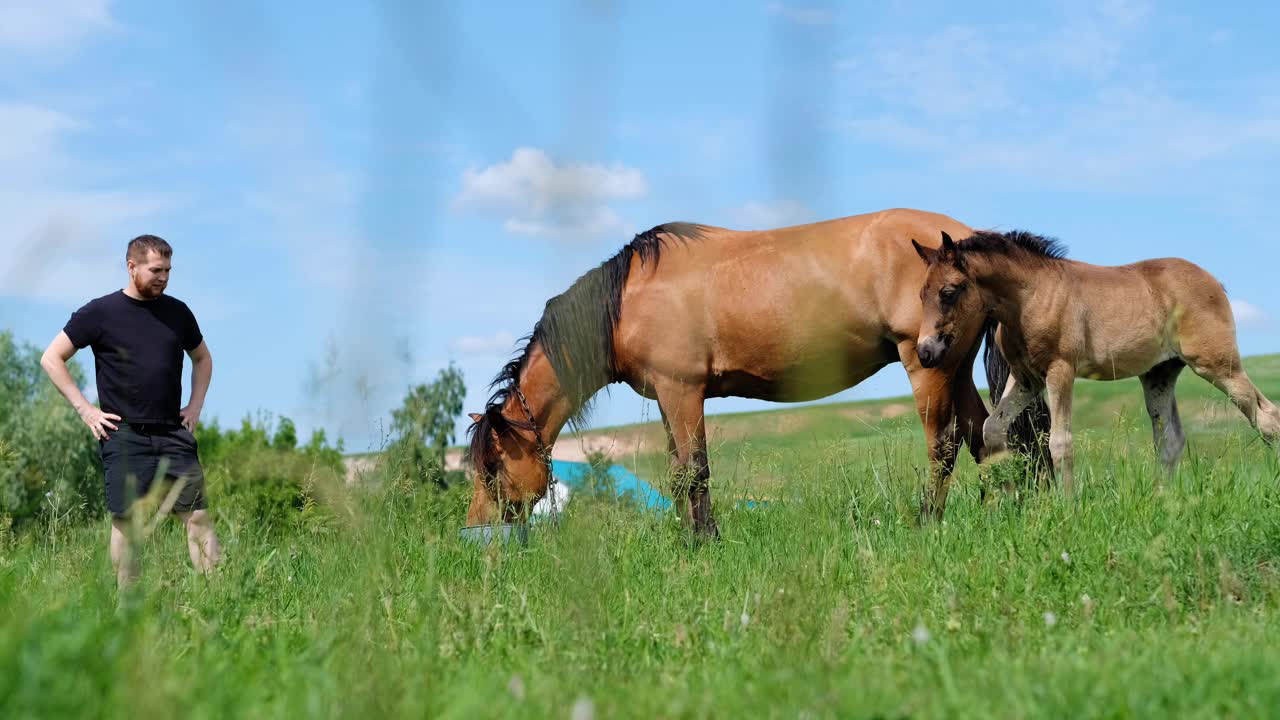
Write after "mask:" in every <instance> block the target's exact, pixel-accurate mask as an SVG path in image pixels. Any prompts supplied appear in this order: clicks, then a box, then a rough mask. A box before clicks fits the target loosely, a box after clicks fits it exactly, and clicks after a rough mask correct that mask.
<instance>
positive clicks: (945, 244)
mask: <svg viewBox="0 0 1280 720" xmlns="http://www.w3.org/2000/svg"><path fill="white" fill-rule="evenodd" d="M942 249H943V250H945V251H946V252H949V253H954V252H956V250H957V248H956V244H955V241H953V240H952V239H951V236H950V235H948V234H947V231H946V230H943V231H942Z"/></svg>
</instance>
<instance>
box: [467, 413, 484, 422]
mask: <svg viewBox="0 0 1280 720" xmlns="http://www.w3.org/2000/svg"><path fill="white" fill-rule="evenodd" d="M467 417H469V418H471V422H473V423H478V422H480V421H481V420H483V419H484V416H483V415H481V414H480V413H467Z"/></svg>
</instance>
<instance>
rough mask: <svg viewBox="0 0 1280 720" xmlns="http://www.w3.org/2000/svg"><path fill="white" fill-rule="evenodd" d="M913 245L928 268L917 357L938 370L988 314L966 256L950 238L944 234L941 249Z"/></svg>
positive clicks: (979, 326) (979, 328)
mask: <svg viewBox="0 0 1280 720" xmlns="http://www.w3.org/2000/svg"><path fill="white" fill-rule="evenodd" d="M911 244H912V245H914V246H915V248H916V252H917V253H918V254H919V255H920V257H921V259H923V260H924V262H925V265H927V266H928V271H927V273H926V275H925V281H924V287H922V288H921V289H920V300H921V302H922V303H923V304H924V312H923V314H922V315H921V321H920V335H919V337H918V339H917V340H916V354H917V355H919V356H920V364H921V365H923V366H925V367H927V368H931V367H938V366H940V365H943V364H944V363H945V362H946V361H947V359H948V355H949V353H950V351H951V350H952V348H953V347H955V346H958V345H963V344H966V343H967V342H968V341H969V340H970V339H971V338H975V337H977V334H978V333H979V332H980V331H981V329H982V325H983V323H984V322H985V320H986V316H987V312H986V308H985V307H984V306H983V301H982V296H981V293H980V292H979V291H978V288H977V283H975V282H974V280H973V277H972V276H971V274H970V272H969V268H968V266H967V265H966V263H965V259H964V254H963V253H962V252H961V250H960V247H959V246H958V245H956V244H955V242H953V241H952V240H951V236H950V235H948V234H946V233H945V232H944V233H942V247H940V248H938V249H937V250H934V249H931V248H926V247H923V246H921V245H920V243H918V242H916V241H915V240H914V239H913V240H912V241H911ZM965 349H967V348H965Z"/></svg>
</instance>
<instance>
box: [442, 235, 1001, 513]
mask: <svg viewBox="0 0 1280 720" xmlns="http://www.w3.org/2000/svg"><path fill="white" fill-rule="evenodd" d="M940 231H949V232H952V233H962V234H966V233H969V232H971V230H970V229H969V228H967V227H965V226H964V225H962V224H961V223H959V222H957V221H955V220H953V219H951V218H948V217H945V216H943V215H937V214H933V213H927V212H920V211H915V210H886V211H882V212H877V213H871V214H867V215H858V216H854V217H846V218H842V219H837V220H829V221H826V222H819V223H814V224H809V225H799V226H794V227H786V228H779V229H774V230H763V231H753V232H740V231H733V230H726V229H723V228H718V227H710V226H706V225H692V224H687V223H668V224H666V225H659V226H658V227H655V228H653V229H652V230H649V231H647V232H643V233H640V234H639V235H637V236H636V237H635V239H633V240H632V241H631V242H630V243H629V244H627V245H626V246H625V247H623V248H622V250H621V251H620V252H618V254H617V255H615V256H614V257H612V258H611V259H609V260H607V261H605V262H604V263H603V264H601V265H600V266H599V267H597V268H595V269H592V270H590V271H589V272H587V273H586V274H585V275H583V276H582V277H580V278H579V279H578V280H577V281H576V282H575V283H574V284H573V285H572V286H571V287H570V288H569V289H568V290H567V291H566V292H564V293H563V294H561V295H558V296H556V297H553V298H551V300H549V301H548V302H547V305H546V308H545V310H544V311H543V315H542V319H541V320H539V321H538V323H537V325H536V326H535V327H534V330H533V333H532V334H531V335H530V336H529V337H528V339H527V343H526V344H525V346H524V348H523V349H522V350H521V351H519V353H518V355H517V357H516V358H515V359H514V360H512V361H511V362H509V363H508V364H507V365H506V366H505V367H504V368H503V369H502V371H501V372H500V373H498V376H497V377H496V378H495V379H494V382H493V385H492V387H493V388H495V392H494V393H493V395H492V397H491V398H490V399H489V402H488V405H487V407H486V408H485V410H484V412H483V413H476V414H472V415H471V418H472V420H473V421H474V423H473V424H472V425H471V427H470V428H469V430H468V434H469V436H470V443H471V445H470V450H469V453H468V461H469V464H470V466H471V469H472V471H473V477H474V483H475V487H474V494H473V496H472V500H471V506H470V508H469V509H468V511H467V524H468V525H472V526H474V525H479V524H485V523H489V522H494V521H497V520H505V521H508V522H511V521H513V520H518V519H524V518H527V513H528V511H529V510H530V509H531V508H532V505H533V504H534V503H536V502H537V501H538V499H540V498H541V497H542V496H543V495H544V494H545V493H546V489H547V485H548V480H549V477H550V448H551V445H552V444H553V443H554V442H555V441H556V438H557V436H558V435H559V433H560V431H561V429H562V428H563V427H564V426H565V425H566V424H572V425H573V426H575V427H579V426H580V424H581V422H582V419H583V417H584V416H585V414H586V413H587V411H588V408H589V405H590V400H591V398H592V396H593V395H595V393H596V392H597V391H598V390H599V389H600V388H602V387H604V386H605V385H608V384H610V383H615V382H624V383H626V384H628V385H630V386H631V387H632V389H634V390H635V391H636V392H637V393H639V394H640V395H642V396H644V397H646V398H649V399H653V400H657V402H658V407H659V409H660V411H661V414H662V423H663V426H664V428H665V429H666V432H667V438H668V451H669V453H670V456H671V465H672V493H673V496H674V498H675V500H676V502H677V504H678V505H679V506H680V513H681V517H682V520H683V521H684V522H686V523H687V524H689V525H691V526H692V527H693V528H694V529H695V530H696V531H697V532H699V533H701V534H704V535H710V536H716V535H717V534H718V529H717V526H716V523H715V519H714V517H713V516H712V511H711V495H710V490H709V487H708V479H709V477H710V468H709V467H708V464H707V437H706V427H705V424H704V421H703V401H704V400H705V399H706V398H709V397H725V396H737V397H748V398H759V399H764V400H774V401H789V402H798V401H806V400H814V399H817V398H821V397H824V396H827V395H831V394H833V393H836V392H839V391H840V390H844V389H845V388H848V387H852V386H853V385H856V384H857V383H859V382H861V381H862V380H864V379H866V378H867V377H869V376H870V375H872V374H873V373H875V372H876V371H877V370H879V369H880V368H882V367H884V366H886V365H888V364H890V363H894V362H901V363H902V364H903V365H904V366H905V367H906V370H907V375H908V378H909V379H910V381H911V387H912V392H913V393H914V395H915V401H916V406H917V409H918V410H919V414H920V417H921V419H922V421H923V423H924V430H925V436H926V439H927V442H928V453H929V460H930V461H931V465H930V468H931V476H932V482H931V483H930V487H927V488H926V489H925V491H924V493H923V497H922V505H921V515H922V518H923V517H926V516H928V517H937V518H940V517H941V516H942V513H943V510H944V507H945V505H946V498H947V480H948V478H949V476H950V473H951V470H952V467H953V465H954V463H955V460H956V455H957V452H958V448H959V446H960V444H961V443H962V442H967V443H968V444H969V448H970V452H972V453H973V454H974V456H975V457H977V456H978V455H979V454H980V453H981V451H982V424H983V421H984V420H985V419H986V417H987V409H986V406H985V405H983V402H982V398H981V396H979V394H978V391H977V388H976V387H975V385H974V382H973V362H974V358H975V355H976V353H977V350H978V347H979V345H980V340H981V336H982V334H983V329H984V325H983V323H981V322H979V323H977V324H975V325H974V326H973V328H972V329H971V330H970V331H969V332H967V333H966V334H965V335H964V336H963V337H957V338H956V339H955V348H956V352H955V353H954V354H953V356H952V357H950V358H949V359H948V361H947V362H942V363H935V364H934V365H933V366H931V367H928V368H926V367H924V366H923V365H922V364H921V362H920V360H919V359H918V357H917V353H916V336H917V333H918V330H919V327H920V312H921V307H920V300H919V296H918V294H919V288H920V285H921V284H922V283H923V282H924V268H923V267H921V265H920V262H919V261H918V260H917V259H916V257H915V254H914V253H913V252H912V250H911V243H910V238H911V237H912V236H915V237H926V236H927V237H937V234H938V233H939V232H940ZM989 330H990V328H988V331H989ZM989 360H990V364H991V365H992V367H994V368H995V369H996V370H1000V371H1005V370H1007V368H1005V367H1004V366H1003V362H1002V361H1001V360H1000V359H999V358H991V359H989Z"/></svg>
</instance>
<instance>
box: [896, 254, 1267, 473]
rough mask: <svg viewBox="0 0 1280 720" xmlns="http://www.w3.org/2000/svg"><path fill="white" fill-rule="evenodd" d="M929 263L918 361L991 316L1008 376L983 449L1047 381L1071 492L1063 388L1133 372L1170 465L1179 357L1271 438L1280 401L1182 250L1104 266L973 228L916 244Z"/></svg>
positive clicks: (1220, 296)
mask: <svg viewBox="0 0 1280 720" xmlns="http://www.w3.org/2000/svg"><path fill="white" fill-rule="evenodd" d="M912 243H913V244H914V245H915V248H916V252H917V253H919V255H920V257H921V258H923V259H924V261H925V263H926V264H927V265H928V273H927V275H926V276H925V283H924V287H923V288H922V289H921V291H920V299H921V300H922V301H923V303H924V313H923V319H922V321H921V325H920V337H919V339H918V341H917V343H916V347H917V351H918V352H919V354H920V362H921V364H923V365H924V366H925V367H932V366H934V365H936V364H939V363H941V362H944V360H945V358H946V356H947V355H948V351H949V350H950V346H951V343H952V339H953V338H956V337H968V335H967V333H968V332H969V330H968V328H970V327H973V326H975V325H977V324H980V323H982V322H983V320H984V318H986V317H987V316H988V315H990V316H991V317H994V318H995V319H996V320H997V321H999V323H1000V325H999V329H998V330H997V331H996V344H997V345H998V346H999V348H1000V351H1001V352H1002V353H1003V354H1004V356H1005V358H1006V359H1007V360H1008V362H1009V366H1010V373H1011V374H1010V378H1009V380H1010V382H1009V384H1008V385H1007V386H1006V388H1005V392H1004V395H1003V397H1001V399H1000V402H999V404H998V405H997V407H996V409H995V410H994V411H993V413H992V414H991V416H990V417H989V418H988V419H987V421H986V422H985V423H984V424H983V428H982V435H983V441H984V443H985V446H986V452H985V453H984V456H983V460H984V461H989V460H994V459H996V458H998V457H1000V456H1001V455H1002V454H1003V453H1004V452H1005V451H1006V448H1007V445H1006V438H1007V434H1008V430H1009V424H1010V422H1011V421H1012V420H1013V419H1014V417H1016V416H1017V415H1018V413H1020V412H1021V411H1022V410H1023V409H1024V408H1026V407H1027V405H1028V404H1029V403H1031V402H1032V401H1033V400H1035V399H1036V398H1037V397H1039V395H1040V392H1041V390H1042V389H1044V388H1045V387H1046V386H1047V388H1048V391H1049V414H1050V418H1051V419H1050V425H1051V429H1050V432H1049V452H1050V453H1051V454H1052V456H1053V464H1054V466H1055V467H1056V468H1058V469H1060V471H1061V473H1062V485H1063V489H1064V490H1065V491H1066V492H1067V494H1071V493H1072V492H1073V491H1074V481H1073V478H1072V455H1073V452H1072V446H1071V389H1072V385H1073V384H1074V382H1075V379H1076V378H1078V377H1083V378H1089V379H1092V380H1120V379H1123V378H1128V377H1133V376H1135V375H1136V376H1138V377H1139V378H1140V379H1141V381H1142V390H1143V393H1144V394H1145V395H1146V403H1147V413H1148V414H1149V415H1150V416H1151V428H1152V434H1153V436H1154V438H1155V445H1156V452H1157V453H1158V454H1159V456H1160V462H1161V463H1162V464H1163V465H1164V467H1165V469H1166V470H1167V471H1168V472H1172V471H1173V469H1174V468H1175V466H1176V465H1177V462H1178V458H1179V456H1180V455H1181V454H1182V449H1183V446H1184V445H1185V444H1186V439H1185V437H1184V436H1183V434H1182V423H1181V421H1180V420H1179V419H1178V406H1177V403H1176V402H1175V399H1174V392H1173V389H1174V385H1175V383H1176V381H1177V379H1178V373H1180V372H1181V371H1182V368H1183V367H1184V366H1190V367H1191V370H1192V371H1193V372H1195V373H1196V374H1197V375H1199V376H1200V377H1202V378H1204V379H1205V380H1208V381H1209V382H1210V383H1213V385H1214V387H1216V388H1218V389H1219V390H1221V391H1222V392H1224V393H1226V394H1227V396H1228V397H1230V398H1231V402H1232V403H1234V404H1235V406H1236V407H1237V408H1239V409H1240V412H1242V413H1244V416H1245V417H1246V418H1248V419H1249V422H1250V423H1251V424H1253V426H1254V427H1255V428H1256V429H1257V430H1258V431H1259V432H1261V433H1262V436H1263V438H1264V439H1265V440H1266V441H1267V442H1268V443H1269V444H1271V445H1272V446H1273V447H1280V409H1278V408H1277V407H1276V406H1275V405H1273V404H1272V403H1271V401H1270V400H1268V399H1267V398H1266V397H1264V396H1263V394H1262V392H1261V391H1259V390H1258V388H1257V387H1256V386H1255V385H1254V384H1253V382H1252V381H1250V380H1249V376H1248V375H1246V374H1245V371H1244V368H1243V367H1241V364H1240V353H1239V350H1238V349H1237V348H1236V335H1235V321H1234V319H1233V318H1232V315H1231V305H1230V303H1229V302H1228V301H1227V295H1226V292H1225V291H1224V290H1223V288H1222V285H1221V284H1220V283H1219V282H1218V281H1217V280H1215V279H1214V278H1213V276H1211V275H1210V274H1209V273H1208V272H1206V271H1205V270H1204V269H1202V268H1200V267H1199V266H1197V265H1193V264H1192V263H1190V262H1187V261H1186V260H1182V259H1179V258H1163V259H1159V260H1144V261H1142V262H1137V263H1133V264H1132V265H1121V266H1118V267H1103V266H1099V265H1089V264H1087V263H1082V262H1076V261H1073V260H1067V259H1065V258H1064V257H1063V255H1064V250H1063V248H1062V247H1061V246H1060V245H1058V244H1057V242H1056V241H1053V240H1048V239H1045V238H1043V237H1040V236H1037V235H1032V234H1030V233H1027V232H1022V231H1013V232H1009V233H993V232H979V233H976V234H974V235H973V236H971V237H970V238H968V239H967V240H962V241H961V242H959V243H956V242H953V241H952V239H951V237H950V236H948V235H947V234H946V233H945V232H944V233H942V247H941V248H939V249H937V250H932V249H929V248H925V247H922V246H921V245H920V244H919V243H916V242H915V241H914V240H912Z"/></svg>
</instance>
